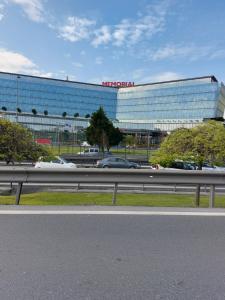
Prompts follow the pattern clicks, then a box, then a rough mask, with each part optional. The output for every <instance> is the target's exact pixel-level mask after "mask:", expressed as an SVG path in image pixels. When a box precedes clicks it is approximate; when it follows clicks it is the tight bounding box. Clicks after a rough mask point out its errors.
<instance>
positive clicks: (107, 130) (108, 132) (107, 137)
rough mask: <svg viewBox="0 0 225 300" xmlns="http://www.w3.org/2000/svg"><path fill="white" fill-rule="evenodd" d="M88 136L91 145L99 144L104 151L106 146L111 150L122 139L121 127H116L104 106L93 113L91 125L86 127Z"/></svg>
mask: <svg viewBox="0 0 225 300" xmlns="http://www.w3.org/2000/svg"><path fill="white" fill-rule="evenodd" d="M86 137H87V141H88V143H89V144H90V145H98V146H99V149H100V150H101V151H102V152H104V148H107V149H108V150H109V148H110V147H111V146H113V145H118V143H119V142H120V141H121V140H122V138H121V133H120V131H119V129H118V128H117V129H116V128H114V126H113V124H112V122H111V121H110V120H109V119H108V118H107V116H106V114H105V112H104V110H103V108H102V107H100V108H99V109H98V110H97V111H96V112H94V113H93V114H92V116H91V119H90V125H89V126H88V127H87V129H86Z"/></svg>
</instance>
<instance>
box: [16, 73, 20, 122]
mask: <svg viewBox="0 0 225 300" xmlns="http://www.w3.org/2000/svg"><path fill="white" fill-rule="evenodd" d="M19 78H20V76H19V75H17V76H16V123H18V106H19Z"/></svg>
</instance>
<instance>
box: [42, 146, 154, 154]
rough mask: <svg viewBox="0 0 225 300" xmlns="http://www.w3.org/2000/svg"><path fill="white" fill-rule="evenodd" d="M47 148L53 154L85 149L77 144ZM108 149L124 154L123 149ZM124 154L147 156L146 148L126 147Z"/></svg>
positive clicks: (74, 152) (76, 151)
mask: <svg viewBox="0 0 225 300" xmlns="http://www.w3.org/2000/svg"><path fill="white" fill-rule="evenodd" d="M47 148H48V149H49V150H50V151H51V152H52V154H53V155H60V154H62V153H70V154H71V153H72V154H77V153H78V152H80V150H81V151H83V150H84V149H87V148H84V147H81V148H80V147H79V146H74V147H73V146H60V147H58V146H53V147H50V146H47ZM110 151H111V152H112V153H113V154H114V155H117V154H120V155H125V149H121V148H119V149H116V148H113V149H110ZM154 151H155V150H149V155H150V154H151V153H152V152H154ZM126 155H146V156H147V150H146V149H130V150H129V149H127V150H126Z"/></svg>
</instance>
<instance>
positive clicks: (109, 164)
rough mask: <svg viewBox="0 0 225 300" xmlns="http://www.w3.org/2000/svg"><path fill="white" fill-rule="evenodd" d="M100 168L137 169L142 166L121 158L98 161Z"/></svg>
mask: <svg viewBox="0 0 225 300" xmlns="http://www.w3.org/2000/svg"><path fill="white" fill-rule="evenodd" d="M97 167H98V168H123V169H124V168H125V169H137V168H140V165H139V164H137V163H134V162H130V161H128V160H126V159H123V158H120V157H107V158H104V159H102V160H99V161H97Z"/></svg>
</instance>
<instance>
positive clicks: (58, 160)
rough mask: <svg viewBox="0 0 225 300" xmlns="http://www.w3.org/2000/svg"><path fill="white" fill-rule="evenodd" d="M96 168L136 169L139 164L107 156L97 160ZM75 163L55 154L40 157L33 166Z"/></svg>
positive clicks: (73, 166)
mask: <svg viewBox="0 0 225 300" xmlns="http://www.w3.org/2000/svg"><path fill="white" fill-rule="evenodd" d="M96 166H97V168H125V169H137V168H140V167H141V166H140V165H139V164H137V163H134V162H130V161H128V160H126V159H123V158H120V157H114V156H111V157H107V158H104V159H102V160H99V161H97V164H96ZM76 167H77V166H76V164H74V163H71V162H68V161H66V160H65V159H63V158H62V157H59V156H55V157H53V158H44V157H40V158H39V160H38V162H37V163H36V164H35V168H38V169H41V168H76Z"/></svg>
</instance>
